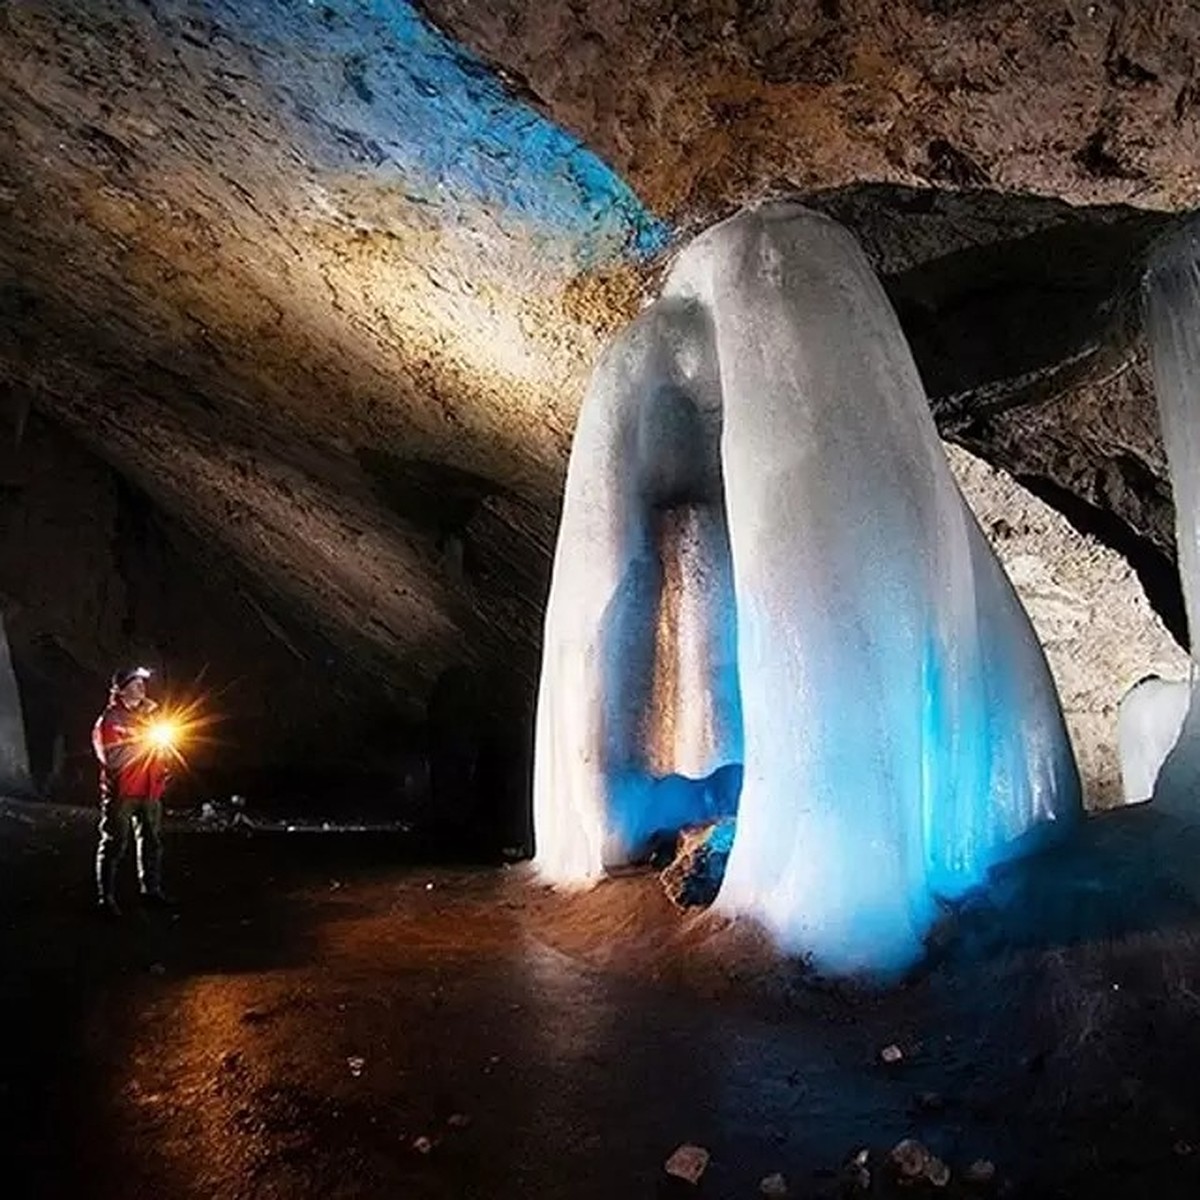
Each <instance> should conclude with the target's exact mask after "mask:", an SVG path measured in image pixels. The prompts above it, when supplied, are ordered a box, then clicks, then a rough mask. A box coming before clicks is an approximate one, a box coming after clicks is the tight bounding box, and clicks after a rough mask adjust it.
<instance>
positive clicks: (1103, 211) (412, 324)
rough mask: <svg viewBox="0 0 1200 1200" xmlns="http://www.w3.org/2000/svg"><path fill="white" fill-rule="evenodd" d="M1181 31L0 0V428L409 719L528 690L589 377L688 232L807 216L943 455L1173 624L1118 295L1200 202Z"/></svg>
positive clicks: (764, 15) (787, 11) (973, 10)
mask: <svg viewBox="0 0 1200 1200" xmlns="http://www.w3.org/2000/svg"><path fill="white" fill-rule="evenodd" d="M1198 43H1200V10H1198V9H1197V8H1196V7H1195V6H1194V5H1193V4H1185V3H1178V2H1174V0H1165V2H1164V3H1161V4H1154V5H1138V4H1135V3H1132V2H1130V3H1124V4H1113V3H1094V4H1083V3H1075V2H1073V0H1072V2H1068V3H1053V4H1051V3H1021V2H1011V3H1003V2H1001V3H987V2H984V0H977V2H967V0H963V2H955V0H906V2H903V3H894V4H893V3H883V2H875V0H872V2H853V0H819V2H817V3H784V2H783V0H756V2H754V3H741V4H738V3H733V2H732V0H728V2H725V0H705V2H703V3H701V2H699V0H694V2H693V0H687V2H681V0H674V2H668V0H662V2H657V0H611V2H608V3H605V4H574V3H561V4H549V5H547V4H545V3H542V4H537V5H534V4H532V3H528V2H526V0H499V2H495V0H494V2H491V3H488V4H486V5H485V4H479V3H475V2H472V0H427V2H426V3H423V4H421V5H419V6H413V5H410V4H408V3H403V2H399V0H374V2H369V0H328V2H324V3H322V2H304V3H301V2H299V0H296V2H294V3H293V2H289V3H282V2H277V3H265V2H263V3H257V2H255V3H238V2H235V0H194V2H191V3H185V2H183V0H90V2H89V3H87V4H79V3H75V2H68V0H10V2H9V3H7V4H3V5H0V312H2V316H3V324H2V332H0V382H2V385H3V398H4V403H5V405H6V410H7V412H8V415H9V418H10V420H11V422H12V425H13V428H14V430H15V431H19V430H20V428H21V425H22V422H23V420H24V419H25V416H26V414H28V412H29V411H30V409H31V408H32V409H33V410H35V411H36V412H38V413H39V414H41V415H42V416H44V417H45V418H47V419H49V420H51V421H53V422H54V423H55V424H57V425H58V426H59V427H61V428H62V429H64V430H66V431H67V432H69V433H70V434H71V435H72V436H73V437H75V438H77V439H79V441H81V442H82V443H83V444H84V445H85V446H87V447H89V448H90V449H91V450H92V451H94V452H95V453H97V454H98V455H100V456H101V457H102V458H103V459H104V460H105V461H106V462H108V463H110V464H111V465H112V466H113V467H114V468H116V469H117V470H118V471H120V472H121V474H122V475H124V476H125V477H127V478H128V479H129V480H130V481H132V482H133V483H134V484H135V485H136V486H137V487H138V488H140V489H142V490H143V491H144V492H145V494H146V495H147V496H148V497H150V499H151V500H152V501H153V502H154V503H155V504H156V505H158V506H160V507H161V509H162V511H163V512H164V513H166V514H168V515H169V517H170V518H171V519H172V520H174V521H177V522H178V523H179V524H180V525H181V526H183V527H185V528H186V529H187V530H188V531H189V535H190V536H192V537H193V543H194V544H195V545H198V546H202V547H204V548H205V552H206V553H207V554H208V555H209V556H210V558H211V565H212V569H213V570H214V571H222V570H225V571H233V572H236V574H237V575H238V577H239V578H241V579H244V580H245V581H247V583H248V584H249V586H250V587H252V588H253V590H254V592H255V594H256V596H257V597H258V602H259V603H261V604H263V605H265V606H267V607H268V608H269V609H270V610H271V611H272V612H273V613H275V614H276V617H277V618H278V619H279V620H282V621H286V622H294V623H296V624H297V625H300V626H305V627H308V628H311V629H313V630H315V631H317V632H319V633H320V634H321V635H322V636H323V637H324V638H325V639H327V640H328V641H329V643H330V644H332V645H335V646H337V647H338V648H339V649H340V652H341V653H343V654H344V655H345V656H346V658H347V659H348V661H351V662H353V663H354V664H355V666H356V669H359V670H361V671H362V672H363V673H364V674H366V675H370V676H372V677H374V678H377V679H382V680H384V681H386V683H387V686H388V687H390V688H392V689H393V690H394V693H395V696H396V698H397V701H398V702H399V703H401V704H402V705H403V704H405V703H407V704H408V705H409V706H410V707H412V708H413V709H414V710H416V709H419V708H420V706H421V705H422V704H423V702H424V698H425V697H426V696H427V694H428V691H429V687H430V686H431V684H432V682H433V681H434V680H435V679H436V678H437V677H438V676H439V675H440V674H441V673H442V672H443V671H445V669H446V668H448V667H451V666H456V665H466V666H469V667H472V668H478V669H479V670H481V671H484V672H487V673H489V675H490V676H491V677H495V678H500V677H508V678H510V679H511V680H512V681H515V682H516V683H517V684H519V685H520V687H521V688H524V689H525V690H526V691H528V689H529V687H530V686H531V683H532V679H533V677H534V674H535V670H536V645H537V641H538V637H539V633H540V624H541V611H542V603H543V600H544V595H545V587H546V583H547V580H548V573H549V562H550V555H551V552H552V547H553V539H554V532H555V526H556V520H557V511H558V493H559V489H560V486H561V482H562V479H563V475H564V470H565V463H566V455H567V452H568V450H569V445H570V438H571V433H572V429H573V425H574V420H575V414H576V412H577V409H578V405H579V402H580V399H581V396H582V392H583V389H584V387H585V385H586V380H587V377H588V373H589V370H590V368H591V365H592V364H593V363H594V361H595V358H596V355H597V354H598V352H599V350H600V348H601V347H602V345H603V344H604V342H605V340H606V338H607V337H608V336H610V335H611V333H612V332H613V330H615V329H616V328H618V327H620V325H621V324H623V323H624V322H625V321H627V320H628V319H629V318H630V316H631V315H633V314H634V313H635V312H636V311H637V310H638V308H639V306H640V304H641V303H642V301H643V299H644V297H645V296H646V295H648V294H649V293H650V292H651V291H652V290H653V288H654V286H655V281H656V279H657V278H658V277H659V275H660V273H661V271H662V269H663V265H664V263H665V261H666V260H667V259H668V258H669V255H670V253H671V248H672V246H673V245H675V244H677V243H678V241H679V240H680V239H682V238H683V237H686V236H687V235H688V233H690V232H692V231H694V230H696V229H698V228H700V227H702V226H703V225H705V224H707V223H709V222H710V221H712V220H713V219H716V218H718V217H720V216H723V215H725V214H726V213H728V212H729V211H731V210H732V209H733V208H735V207H737V206H738V205H740V204H743V203H746V202H752V201H754V200H755V199H758V198H761V197H764V196H769V195H780V194H783V193H787V194H793V195H799V196H803V197H805V198H807V199H808V200H809V201H810V202H812V203H814V204H816V205H818V206H820V207H823V208H825V209H826V210H827V211H829V212H831V213H832V214H833V215H835V216H837V217H838V218H839V219H840V220H843V221H844V222H846V223H847V224H848V225H850V226H851V227H852V228H853V229H854V230H855V231H856V232H857V233H858V234H859V236H860V237H861V238H862V240H863V242H864V244H865V245H866V247H867V249H868V252H869V253H870V254H871V256H872V258H873V259H874V261H875V263H876V265H877V267H878V269H879V270H880V271H881V273H882V274H883V276H884V278H885V282H886V285H887V287H888V289H889V292H890V294H891V295H892V297H893V300H894V302H895V304H896V306H897V310H898V312H899V313H900V316H901V320H902V323H903V324H904V326H905V328H906V331H907V332H908V334H909V337H910V339H911V341H912V344H913V347H914V351H915V353H916V356H917V359H918V363H919V365H920V367H921V369H922V373H923V376H924V378H925V381H926V385H927V388H928V390H929V391H930V394H931V399H932V403H933V407H934V412H935V415H936V417H937V419H938V421H939V424H940V426H941V428H942V431H943V433H944V434H945V435H946V436H947V437H949V438H952V439H954V440H957V441H960V442H962V443H963V444H964V445H965V446H967V447H969V448H970V449H972V450H974V451H975V452H976V453H978V454H980V455H982V456H983V457H985V458H987V459H988V460H989V461H991V462H993V463H995V464H996V465H998V466H1001V467H1003V468H1004V469H1006V470H1008V471H1010V472H1011V473H1013V474H1014V475H1016V476H1017V477H1018V478H1019V479H1021V480H1022V481H1023V482H1025V483H1027V485H1028V486H1030V487H1031V488H1033V489H1034V490H1035V491H1038V492H1039V494H1041V495H1042V496H1043V497H1044V498H1047V499H1048V500H1049V501H1050V502H1051V503H1052V504H1054V505H1055V506H1056V507H1058V508H1060V510H1061V511H1063V512H1064V513H1065V514H1066V515H1067V516H1068V517H1069V518H1070V519H1071V520H1072V521H1074V522H1076V523H1077V524H1078V525H1079V526H1080V527H1083V528H1087V529H1089V530H1091V531H1092V532H1096V533H1098V534H1099V535H1100V536H1101V537H1103V538H1104V539H1105V540H1107V541H1109V542H1110V543H1111V544H1112V545H1114V546H1116V547H1117V548H1118V549H1120V550H1121V551H1122V553H1124V554H1126V556H1127V557H1128V558H1129V559H1130V561H1131V562H1133V563H1134V565H1135V566H1136V567H1137V568H1138V570H1139V572H1140V573H1141V574H1142V577H1143V581H1144V582H1145V583H1146V585H1147V589H1148V591H1149V592H1150V594H1151V597H1152V599H1153V600H1154V601H1155V603H1156V604H1157V605H1158V606H1159V608H1160V611H1162V612H1163V613H1164V616H1166V617H1167V618H1168V620H1171V619H1172V614H1173V613H1175V611H1176V609H1177V606H1178V585H1177V582H1176V581H1175V577H1174V572H1173V569H1172V563H1173V554H1174V549H1173V544H1172V513H1171V501H1170V489H1169V485H1168V483H1167V481H1166V475H1165V464H1164V462H1163V460H1162V451H1161V445H1160V443H1159V438H1158V433H1157V422H1156V419H1155V416H1154V412H1153V403H1152V400H1151V397H1150V393H1149V390H1148V383H1147V373H1146V369H1145V365H1144V350H1143V348H1142V346H1141V344H1140V334H1139V328H1138V319H1137V311H1136V309H1137V304H1136V291H1137V289H1136V270H1137V261H1138V258H1139V256H1140V255H1141V254H1142V252H1143V251H1144V249H1145V247H1146V245H1147V244H1148V243H1149V242H1150V241H1151V240H1152V239H1153V238H1154V237H1156V236H1157V235H1158V234H1160V233H1161V232H1162V231H1163V230H1164V229H1165V228H1166V227H1167V226H1168V225H1170V224H1171V223H1172V222H1173V221H1175V220H1177V219H1178V218H1179V215H1180V214H1181V213H1184V212H1187V211H1189V210H1190V209H1191V208H1193V207H1194V206H1195V205H1196V197H1197V194H1198V187H1200V165H1198V164H1200V80H1198V78H1197V76H1196V67H1195V63H1196V50H1197V44H1198ZM1172 606H1175V608H1173V607H1172ZM1176 628H1178V625H1177V624H1176Z"/></svg>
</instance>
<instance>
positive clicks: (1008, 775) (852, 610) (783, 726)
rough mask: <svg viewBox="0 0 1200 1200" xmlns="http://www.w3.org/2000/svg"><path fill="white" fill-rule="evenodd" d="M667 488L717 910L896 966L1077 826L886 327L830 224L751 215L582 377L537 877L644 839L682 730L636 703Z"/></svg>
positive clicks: (555, 597)
mask: <svg viewBox="0 0 1200 1200" xmlns="http://www.w3.org/2000/svg"><path fill="white" fill-rule="evenodd" d="M685 410H686V411H685ZM718 446H719V458H718V456H717V450H718ZM714 488H715V489H716V491H715V493H714V490H713V489H714ZM681 497H682V498H683V501H684V503H683V507H684V508H685V509H688V510H689V511H694V512H696V513H699V514H700V516H701V517H702V518H703V521H704V522H707V523H708V526H709V527H710V528H711V529H712V530H713V531H714V534H713V544H714V545H715V546H716V547H717V550H716V552H715V553H714V554H713V555H711V556H710V562H709V567H710V571H711V573H713V574H715V582H714V580H713V578H711V577H710V578H709V580H708V583H707V585H706V587H701V586H700V583H699V581H698V580H696V579H691V580H690V582H689V579H688V578H687V577H686V568H685V569H684V574H685V583H684V586H685V590H686V589H687V588H691V589H692V590H693V591H695V592H697V594H698V595H702V596H703V600H702V601H700V602H699V603H700V606H701V608H702V609H703V611H704V612H705V613H706V614H707V615H708V624H707V630H706V633H705V634H702V633H701V632H700V629H701V625H700V623H699V622H697V621H695V620H693V621H692V622H691V623H690V624H687V625H686V628H687V629H688V630H690V631H691V632H689V633H686V634H684V635H683V636H684V641H685V642H686V644H684V645H682V646H681V647H680V648H679V651H678V653H679V656H680V657H681V658H682V659H685V660H688V661H690V662H692V663H693V664H695V665H696V666H695V669H694V670H692V671H691V673H690V676H689V677H690V678H691V679H692V680H693V683H692V684H691V685H690V686H692V687H695V686H698V684H697V683H696V682H695V681H696V680H699V679H708V680H710V688H711V689H712V693H713V696H714V697H715V701H714V703H712V704H710V705H709V706H708V707H707V709H705V711H708V712H709V713H715V714H716V717H715V720H714V721H712V722H711V724H712V728H709V729H706V730H704V731H700V732H698V733H697V734H696V736H695V737H694V738H693V739H692V740H694V742H695V744H696V745H698V746H702V747H704V748H705V753H704V754H702V755H699V754H695V753H693V754H692V755H691V757H690V758H689V760H688V762H687V764H686V766H687V767H688V770H686V771H685V770H684V769H683V767H684V765H685V764H682V763H681V762H680V761H679V760H677V761H676V763H675V770H676V771H677V772H678V773H680V774H693V775H694V776H696V777H698V776H701V775H703V774H704V773H705V772H707V771H711V770H713V769H714V768H715V767H717V766H720V765H722V764H724V763H732V762H741V763H743V764H744V769H745V776H744V785H743V788H742V792H741V797H740V807H739V811H738V826H737V837H736V841H735V843H734V848H733V852H732V855H731V857H730V860H729V867H728V872H727V874H726V877H725V882H724V885H723V887H722V889H721V893H720V896H719V897H718V902H717V903H718V906H719V908H720V909H722V910H724V911H725V912H727V913H731V914H735V915H739V916H748V917H752V918H754V919H755V920H757V921H759V922H761V923H762V924H763V925H765V926H766V928H767V929H768V930H769V931H770V933H771V934H772V935H773V937H774V938H775V940H776V942H777V943H778V944H779V945H780V946H781V947H782V948H784V949H786V950H788V951H794V952H800V953H807V954H810V955H811V956H812V957H813V959H814V960H815V961H816V963H817V964H818V965H819V966H821V967H823V968H825V969H828V970H834V971H858V970H865V971H874V972H889V971H893V970H897V969H900V968H903V967H904V966H906V965H908V964H910V963H911V962H913V961H914V960H915V959H916V958H917V957H918V956H919V955H920V952H921V945H922V938H923V936H924V935H925V933H926V932H927V931H928V928H929V925H930V923H931V921H932V920H933V918H934V916H935V912H936V897H939V896H945V897H952V896H956V895H959V894H961V893H962V892H964V891H965V890H967V889H968V888H970V887H971V886H973V885H974V884H977V883H979V882H981V881H982V879H983V877H984V875H985V874H986V872H987V870H988V868H989V867H990V866H992V865H993V864H995V863H996V862H998V861H1000V860H1002V859H1004V858H1006V857H1009V856H1011V855H1012V854H1015V853H1017V852H1019V851H1020V850H1021V849H1023V848H1025V847H1026V846H1028V845H1029V844H1030V842H1031V840H1036V837H1037V835H1038V834H1039V833H1041V832H1045V831H1046V830H1047V829H1049V828H1052V827H1057V828H1062V827H1064V826H1065V825H1066V824H1068V823H1069V822H1070V821H1071V820H1072V819H1073V818H1074V817H1075V816H1076V814H1077V812H1078V806H1079V788H1078V777H1077V773H1076V770H1075V765H1074V761H1073V759H1072V756H1071V752H1070V748H1069V744H1068V742H1067V738H1066V733H1065V730H1064V726H1063V721H1062V716H1061V712H1060V709H1059V705H1058V701H1057V698H1056V696H1055V693H1054V689H1053V685H1052V683H1051V680H1050V676H1049V672H1048V671H1047V668H1046V664H1045V660H1044V657H1043V655H1042V653H1041V650H1040V647H1039V646H1038V644H1037V641H1036V639H1035V637H1034V635H1033V632H1032V629H1031V628H1030V626H1029V622H1028V620H1027V618H1026V617H1025V614H1024V612H1023V611H1022V609H1021V607H1020V605H1019V602H1018V601H1017V599H1016V596H1015V594H1014V592H1013V590H1012V588H1011V586H1010V585H1009V583H1008V581H1007V579H1006V577H1005V576H1004V574H1003V571H1002V570H1001V569H1000V567H999V564H998V563H997V561H996V559H995V557H994V555H993V554H992V552H991V550H990V548H989V547H988V546H987V545H986V543H985V541H984V539H983V537H982V535H981V533H980V532H979V529H978V527H977V526H976V524H975V522H974V519H973V518H972V517H971V515H970V513H969V511H968V510H967V508H966V506H965V504H964V502H963V500H962V497H961V495H960V493H959V491H958V488H957V486H956V484H955V482H954V480H953V477H952V476H951V474H950V470H949V467H948V465H947V463H946V460H945V456H944V454H943V452H942V449H941V446H940V443H939V441H938V438H937V434H936V431H935V429H934V426H933V422H932V419H931V417H930V415H929V408H928V403H927V400H926V397H925V395H924V392H923V389H922V386H921V383H920V380H919V378H918V376H917V371H916V367H915V365H914V363H913V360H912V356H911V353H910V351H909V349H908V346H907V344H906V342H905V340H904V337H903V335H902V333H901V331H900V328H899V325H898V323H897V321H896V317H895V314H894V313H893V311H892V308H891V306H890V304H889V302H888V300H887V298H886V296H885V295H884V293H883V290H882V288H881V286H880V285H879V282H878V280H877V279H876V278H875V275H874V273H873V272H872V270H871V268H870V266H869V264H868V263H867V261H866V259H865V257H864V256H863V254H862V252H861V250H860V249H859V247H858V245H857V243H856V242H855V241H854V239H853V238H852V237H851V236H850V235H849V234H848V233H847V232H846V231H845V230H843V229H842V228H840V227H839V226H837V225H836V224H835V223H833V222H831V221H830V220H828V219H827V218H825V217H822V216H820V215H817V214H814V213H811V212H809V211H807V210H804V209H801V208H798V207H795V206H773V207H770V208H764V209H759V210H756V211H752V212H746V213H742V214H739V215H738V216H737V217H734V218H732V219H731V220H729V221H726V222H724V223H723V224H721V225H719V226H716V227H715V228H713V229H711V230H709V231H708V232H707V233H705V234H703V235H701V236H700V237H699V238H697V239H696V240H695V241H694V242H693V243H692V244H691V245H690V246H689V247H688V248H687V249H686V250H685V251H684V252H683V253H682V254H681V255H680V257H679V259H678V260H677V262H676V264H675V267H674V269H673V270H672V272H671V274H670V276H669V278H668V280H667V284H666V286H665V289H664V292H663V296H662V298H661V299H660V300H659V301H658V302H657V303H656V304H655V305H654V306H653V307H652V308H651V309H650V310H649V311H648V312H647V313H645V314H643V316H642V317H641V318H639V319H638V321H636V322H635V323H634V324H633V325H632V326H631V327H630V328H629V329H628V330H627V331H626V332H625V333H624V334H623V335H622V336H621V337H620V338H619V339H618V340H617V342H616V343H615V345H614V346H613V347H612V348H611V349H610V351H609V352H608V354H607V355H606V356H605V358H604V360H603V362H602V363H601V365H600V367H599V368H598V370H597V372H596V375H595V378H594V380H593V383H592V387H591V389H590V391H589V393H588V396H587V399H586V400H585V404H584V408H583V412H582V414H581V418H580V424H579V429H578V431H577V434H576V441H575V445H574V448H573V451H572V457H571V463H570V467H569V471H568V481H567V493H566V500H565V506H564V512H563V521H562V527H561V530H560V535H559V544H558V550H557V554H556V559H555V567H554V578H553V585H552V591H551V597H550V604H549V609H548V612H547V619H546V640H545V660H544V664H543V672H542V681H541V691H540V698H539V713H538V729H537V761H536V772H535V794H534V806H535V829H536V835H537V842H538V865H539V867H540V869H541V871H542V872H543V874H544V875H545V876H546V877H547V878H549V879H551V880H555V881H559V882H563V881H570V880H580V879H587V878H594V877H595V876H596V875H597V874H599V873H600V871H601V870H602V867H603V864H604V862H605V861H606V858H609V857H612V853H611V847H612V846H613V845H614V841H615V843H616V844H617V845H622V844H623V845H626V846H631V845H633V844H634V843H635V842H636V837H632V836H630V830H631V829H633V830H635V831H636V832H639V833H640V832H644V831H645V830H646V829H649V828H652V827H653V826H654V825H655V823H656V821H657V820H658V819H659V816H658V814H657V813H656V812H655V811H654V808H655V805H656V801H657V795H658V793H657V791H656V786H655V784H654V779H655V778H656V777H658V776H659V775H661V773H662V770H663V765H664V764H663V755H662V754H661V752H660V753H658V754H657V755H656V754H655V753H653V752H652V751H653V748H654V747H658V748H659V750H660V751H661V747H662V745H663V744H664V742H669V741H670V739H667V738H665V737H664V732H663V731H664V729H665V728H667V727H669V726H671V724H672V720H673V719H675V718H678V719H682V720H683V721H684V723H685V725H686V724H687V721H688V718H686V717H683V716H682V715H681V714H682V712H683V710H682V709H681V708H679V704H678V701H677V700H676V702H675V707H676V709H677V710H678V711H677V712H676V713H675V717H674V718H672V719H664V714H663V713H662V712H661V711H660V710H659V709H658V708H656V707H655V705H654V704H649V705H647V703H645V700H646V698H647V697H653V696H654V695H655V694H656V691H655V687H654V686H653V685H652V683H651V682H648V681H651V680H653V678H655V667H654V662H653V661H652V660H655V655H656V653H658V654H659V656H660V657H661V650H659V651H656V650H655V638H654V636H653V635H652V633H651V632H649V631H650V630H652V629H653V628H654V627H655V626H656V623H658V621H659V620H660V618H661V614H662V611H663V603H664V602H663V600H662V596H661V594H660V582H661V579H662V575H663V572H662V570H661V568H660V567H659V566H658V564H659V563H660V562H661V561H662V559H661V553H660V551H661V539H660V541H659V542H658V543H657V545H658V546H659V550H656V549H655V545H656V543H655V536H656V535H655V534H654V533H653V529H655V528H659V526H656V525H655V522H656V521H658V522H660V525H661V512H660V510H659V508H658V507H656V506H661V505H663V504H666V505H667V507H668V508H669V507H670V506H671V505H672V504H676V505H678V504H679V503H680V498H681ZM697 498H698V499H697ZM724 536H727V538H728V558H727V560H726V559H725V557H724V551H723V550H722V549H721V548H720V543H721V541H722V538H723V537H724ZM673 628H675V629H676V630H680V629H683V628H684V625H683V624H681V623H676V625H675V626H673ZM676 636H677V637H678V636H679V635H678V633H677V634H676ZM660 643H661V639H660ZM692 708H693V709H696V711H699V710H700V709H702V708H704V706H699V707H697V706H695V705H692ZM689 711H691V710H690V709H689ZM647 730H649V731H650V732H649V734H648V733H647ZM689 736H690V735H689ZM675 740H676V741H678V740H679V739H678V737H676V738H675ZM687 740H688V737H685V738H684V741H687ZM653 762H657V763H658V767H657V771H655V770H652V768H651V763H653ZM667 765H670V764H667ZM631 797H632V799H631ZM686 807H687V806H686V805H685V806H684V808H686ZM631 814H634V816H633V817H631ZM684 815H685V816H686V815H687V814H686V813H684ZM666 823H667V824H669V822H666Z"/></svg>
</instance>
